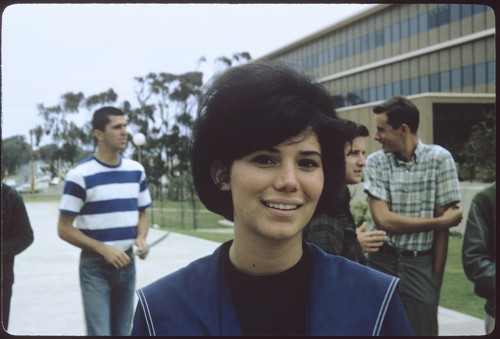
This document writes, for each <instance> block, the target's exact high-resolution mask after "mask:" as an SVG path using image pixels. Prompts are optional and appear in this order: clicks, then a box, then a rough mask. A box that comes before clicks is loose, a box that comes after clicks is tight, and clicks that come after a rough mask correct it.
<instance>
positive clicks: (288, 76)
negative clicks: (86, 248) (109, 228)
mask: <svg viewBox="0 0 500 339" xmlns="http://www.w3.org/2000/svg"><path fill="white" fill-rule="evenodd" d="M333 107H334V105H333V100H332V97H331V96H330V95H329V94H328V93H327V92H326V90H325V89H323V88H322V87H321V86H320V85H318V84H316V83H314V82H313V81H312V80H311V79H309V78H308V77H306V76H305V75H304V74H302V73H300V72H297V71H295V70H294V69H292V68H290V67H288V66H285V65H283V64H280V63H273V62H252V63H249V64H246V65H243V66H239V67H234V68H230V69H228V70H227V71H225V72H224V73H222V74H220V75H218V76H216V78H215V79H213V80H212V81H211V82H210V83H209V87H208V88H207V90H206V92H205V93H204V96H203V100H202V102H201V104H200V107H199V116H198V119H197V121H196V125H195V130H194V135H193V139H192V152H191V160H192V163H191V164H192V173H193V180H194V184H195V187H196V190H197V192H198V195H199V197H200V200H201V201H202V202H203V204H204V205H205V206H206V207H207V208H208V209H209V210H211V211H212V212H215V213H217V214H220V215H222V216H224V217H225V218H227V219H229V220H232V221H234V239H233V240H231V241H229V242H226V243H224V244H222V245H221V246H220V247H219V248H218V249H217V250H216V251H215V252H214V253H213V254H212V255H210V256H207V257H205V258H201V259H199V260H196V261H194V262H193V263H191V264H190V265H188V266H187V267H185V268H183V269H181V270H179V271H177V272H175V273H173V274H171V275H167V276H166V277H164V278H162V279H160V280H158V281H157V282H154V283H153V284H151V285H149V286H147V287H145V288H143V289H141V290H139V292H138V294H139V304H138V307H137V310H136V314H135V319H134V326H133V330H132V334H133V335H197V336H198V335H243V334H244V335H374V334H375V335H378V334H382V335H405V334H411V328H410V327H409V325H408V322H407V320H406V314H405V312H404V310H403V308H402V306H401V302H400V300H399V297H398V295H397V293H396V292H395V288H396V286H397V282H398V279H397V278H395V277H390V276H388V275H385V274H382V273H379V272H377V271H375V270H372V269H370V268H368V267H365V266H361V265H358V264H356V263H353V262H351V261H349V260H346V259H345V258H342V257H338V256H333V255H329V254H327V253H325V252H324V251H322V250H321V249H320V248H318V247H316V246H315V245H312V244H310V243H307V242H305V241H303V239H302V230H303V229H304V227H305V226H306V224H307V223H308V222H309V220H310V219H311V218H312V217H313V216H314V215H317V214H320V213H327V211H328V209H330V208H331V205H332V203H334V201H333V200H332V199H333V197H335V196H336V192H337V190H338V189H339V188H340V186H341V184H342V182H343V180H344V177H345V159H344V158H345V155H344V145H345V141H346V140H347V138H346V136H345V135H344V133H343V126H344V121H343V120H341V119H339V118H338V117H337V115H336V113H335V111H334V108H333ZM367 286H370V288H367ZM353 314H362V319H360V318H358V317H353V316H352V315H353Z"/></svg>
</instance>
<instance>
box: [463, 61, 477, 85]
mask: <svg viewBox="0 0 500 339" xmlns="http://www.w3.org/2000/svg"><path fill="white" fill-rule="evenodd" d="M462 74H463V75H462V79H463V86H464V87H468V86H472V85H474V69H473V68H472V65H469V66H465V67H463V68H462Z"/></svg>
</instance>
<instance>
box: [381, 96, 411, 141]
mask: <svg viewBox="0 0 500 339" xmlns="http://www.w3.org/2000/svg"><path fill="white" fill-rule="evenodd" d="M373 113H375V114H381V113H385V114H387V123H388V124H389V125H391V127H392V128H394V129H396V128H399V127H400V126H401V125H402V124H406V125H408V127H409V128H410V131H411V132H412V133H417V130H418V124H419V119H420V112H419V111H418V108H417V107H416V106H415V105H414V104H413V103H412V102H411V101H410V100H408V99H406V98H405V97H400V96H396V97H392V98H390V99H387V100H386V101H384V102H383V103H381V104H380V105H376V106H374V107H373Z"/></svg>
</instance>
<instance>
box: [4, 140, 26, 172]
mask: <svg viewBox="0 0 500 339" xmlns="http://www.w3.org/2000/svg"><path fill="white" fill-rule="evenodd" d="M29 161H30V146H29V144H28V143H26V140H25V137H24V136H22V135H16V136H13V137H10V138H7V139H5V140H2V177H4V176H7V175H13V174H15V173H17V171H18V170H19V168H20V167H21V166H22V165H26V164H28V163H29Z"/></svg>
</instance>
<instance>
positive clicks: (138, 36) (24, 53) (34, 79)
mask: <svg viewBox="0 0 500 339" xmlns="http://www.w3.org/2000/svg"><path fill="white" fill-rule="evenodd" d="M372 6H373V5H366V4H149V5H144V4H120V5H117V4H114V5H113V4H107V5H91V4H81V5H80V4H78V5H77V4H67V5H61V4H57V5H56V4H53V5H48V4H43V5H42V4H17V5H12V6H9V7H7V8H6V9H5V10H4V12H3V15H2V40H1V41H2V138H3V139H4V138H7V137H10V136H14V135H25V136H26V137H27V138H28V135H29V130H30V129H31V128H33V127H35V126H36V125H38V124H39V123H40V120H39V119H40V118H39V116H38V111H37V108H36V106H37V105H38V104H44V105H45V106H52V105H56V104H58V103H59V99H60V97H61V95H63V94H64V93H67V92H83V93H84V94H85V95H93V94H97V93H100V92H103V91H106V90H108V89H109V88H113V90H114V91H115V92H116V93H117V94H118V103H122V102H123V101H124V100H129V101H131V103H132V105H136V104H137V103H136V102H135V99H134V98H135V95H134V77H137V76H144V75H146V74H148V73H150V72H155V73H159V72H168V73H174V74H181V73H184V72H188V71H194V70H200V71H203V72H204V74H205V78H204V80H205V81H206V80H208V76H209V75H211V72H212V69H213V65H214V61H215V59H216V58H217V57H220V56H231V55H232V54H234V53H237V52H243V51H246V52H249V53H250V54H251V56H252V58H253V59H256V58H259V57H262V56H264V55H266V54H268V53H270V52H273V51H275V50H277V49H279V48H281V47H284V46H286V45H288V44H289V43H292V42H295V41H297V40H300V39H301V38H304V37H306V36H308V35H310V34H312V33H315V32H317V31H319V30H321V29H323V28H325V27H327V26H330V25H332V24H334V23H337V22H339V21H341V20H343V19H346V18H348V17H351V16H353V15H355V14H357V13H359V12H362V11H365V10H367V9H368V8H370V7H372ZM202 56H204V57H205V58H206V60H207V61H206V63H205V64H202V66H198V60H199V59H200V58H201V57H202ZM27 140H29V139H27Z"/></svg>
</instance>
